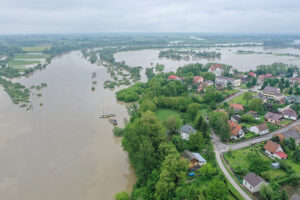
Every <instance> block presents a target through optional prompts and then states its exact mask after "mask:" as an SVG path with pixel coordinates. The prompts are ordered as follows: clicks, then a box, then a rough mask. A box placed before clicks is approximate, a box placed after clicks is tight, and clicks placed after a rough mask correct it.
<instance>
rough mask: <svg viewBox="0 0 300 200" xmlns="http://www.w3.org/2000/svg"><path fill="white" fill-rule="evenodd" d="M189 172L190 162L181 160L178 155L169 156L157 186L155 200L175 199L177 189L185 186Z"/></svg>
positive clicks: (163, 165) (162, 168)
mask: <svg viewBox="0 0 300 200" xmlns="http://www.w3.org/2000/svg"><path fill="white" fill-rule="evenodd" d="M187 170H188V161H187V160H186V159H180V155H179V154H178V153H174V154H169V155H168V156H167V157H166V159H165V161H164V162H163V164H162V167H161V173H160V176H159V180H158V182H157V183H156V185H155V194H154V197H155V199H157V200H169V199H173V198H174V196H175V189H176V188H177V187H178V186H181V185H182V184H184V181H185V179H186V173H187Z"/></svg>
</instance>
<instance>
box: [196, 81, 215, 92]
mask: <svg viewBox="0 0 300 200" xmlns="http://www.w3.org/2000/svg"><path fill="white" fill-rule="evenodd" d="M213 84H214V83H213V82H212V81H211V80H208V81H204V82H203V83H201V84H200V85H199V87H198V89H197V92H201V91H202V90H204V91H205V88H206V87H209V86H212V85H213Z"/></svg>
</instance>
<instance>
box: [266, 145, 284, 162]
mask: <svg viewBox="0 0 300 200" xmlns="http://www.w3.org/2000/svg"><path fill="white" fill-rule="evenodd" d="M264 149H265V152H266V154H268V155H269V156H271V157H273V158H278V159H280V160H284V159H286V158H287V155H286V154H285V153H284V152H283V150H282V148H281V146H280V145H279V144H277V143H276V142H273V141H271V140H268V141H267V143H266V144H265V146H264Z"/></svg>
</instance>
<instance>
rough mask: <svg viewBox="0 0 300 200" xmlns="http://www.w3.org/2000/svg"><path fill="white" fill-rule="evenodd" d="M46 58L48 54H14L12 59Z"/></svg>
mask: <svg viewBox="0 0 300 200" xmlns="http://www.w3.org/2000/svg"><path fill="white" fill-rule="evenodd" d="M48 57H49V54H16V55H15V56H14V59H43V58H48Z"/></svg>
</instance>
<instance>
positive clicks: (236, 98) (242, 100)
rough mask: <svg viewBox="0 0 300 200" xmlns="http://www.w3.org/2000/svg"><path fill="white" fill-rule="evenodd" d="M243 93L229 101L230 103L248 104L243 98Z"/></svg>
mask: <svg viewBox="0 0 300 200" xmlns="http://www.w3.org/2000/svg"><path fill="white" fill-rule="evenodd" d="M251 93H252V95H254V94H255V93H254V92H251ZM243 95H244V94H241V95H239V96H237V97H235V98H233V99H231V100H230V101H229V103H239V104H243V105H246V101H245V100H244V99H243Z"/></svg>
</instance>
